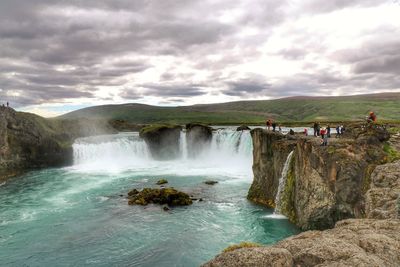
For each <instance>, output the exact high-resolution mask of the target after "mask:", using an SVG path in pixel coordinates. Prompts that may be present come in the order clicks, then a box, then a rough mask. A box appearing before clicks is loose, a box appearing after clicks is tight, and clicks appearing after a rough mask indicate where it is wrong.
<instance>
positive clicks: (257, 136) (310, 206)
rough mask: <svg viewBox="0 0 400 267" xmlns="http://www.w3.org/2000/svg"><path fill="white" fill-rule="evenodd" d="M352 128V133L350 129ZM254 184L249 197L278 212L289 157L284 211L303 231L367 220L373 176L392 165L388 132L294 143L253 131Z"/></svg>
mask: <svg viewBox="0 0 400 267" xmlns="http://www.w3.org/2000/svg"><path fill="white" fill-rule="evenodd" d="M348 129H349V128H348ZM251 134H252V138H253V147H254V150H253V155H254V158H253V159H254V160H253V172H254V181H253V184H252V186H251V188H250V190H249V194H248V198H249V199H250V200H252V201H255V202H258V203H261V204H264V205H267V206H269V207H274V205H275V196H276V193H277V189H278V183H279V178H280V176H281V173H282V169H283V165H284V162H285V161H286V159H287V156H288V154H289V153H290V152H291V151H294V154H293V157H292V160H291V161H290V163H289V164H290V166H289V171H288V175H287V180H286V185H285V188H284V190H283V194H282V196H281V203H280V204H281V211H282V213H283V214H284V215H286V216H288V218H289V219H290V220H291V221H292V222H293V223H295V224H297V225H298V226H299V227H301V228H302V229H305V230H307V229H326V228H331V227H333V226H334V224H335V222H337V221H339V220H342V219H346V218H363V217H365V216H366V205H365V194H366V192H367V191H368V190H369V189H370V184H371V173H372V171H373V170H374V169H375V167H376V166H377V165H380V164H383V163H386V162H387V161H388V158H387V156H388V155H387V153H386V152H385V151H384V149H383V146H384V144H385V142H386V141H387V140H388V138H389V135H388V134H387V132H386V131H385V130H384V129H381V128H377V129H359V130H358V129H357V130H352V131H351V130H349V132H348V134H347V136H346V138H341V139H330V141H329V145H328V146H327V147H324V146H320V142H321V140H320V138H314V137H303V136H295V138H293V137H291V138H290V140H289V139H288V138H287V137H286V136H284V135H282V134H280V133H274V132H268V131H265V130H262V129H255V130H252V131H251Z"/></svg>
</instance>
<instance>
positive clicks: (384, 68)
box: [354, 55, 400, 74]
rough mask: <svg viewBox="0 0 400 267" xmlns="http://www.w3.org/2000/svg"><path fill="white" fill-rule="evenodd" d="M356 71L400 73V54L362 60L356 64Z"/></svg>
mask: <svg viewBox="0 0 400 267" xmlns="http://www.w3.org/2000/svg"><path fill="white" fill-rule="evenodd" d="M354 72H355V73H397V74H400V55H399V56H395V57H379V58H373V59H368V60H364V61H361V62H359V63H357V64H356V65H355V67H354Z"/></svg>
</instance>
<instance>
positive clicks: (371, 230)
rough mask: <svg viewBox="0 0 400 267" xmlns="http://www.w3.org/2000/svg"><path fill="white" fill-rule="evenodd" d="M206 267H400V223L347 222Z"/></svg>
mask: <svg viewBox="0 0 400 267" xmlns="http://www.w3.org/2000/svg"><path fill="white" fill-rule="evenodd" d="M203 266H207V267H211V266H213V267H218V266H225V267H231V266H288V267H292V266H302V267H307V266H365V267H367V266H368V267H369V266H393V267H395V266H400V221H399V220H368V219H349V220H344V221H340V222H338V223H337V224H336V227H335V228H334V229H330V230H325V231H308V232H304V233H301V234H299V235H296V236H293V237H290V238H287V239H285V240H282V241H281V242H279V243H277V244H276V245H274V246H270V247H257V248H243V249H237V250H234V251H231V252H227V253H222V254H220V255H218V256H216V257H215V258H214V259H213V260H211V261H210V262H208V263H206V264H204V265H203Z"/></svg>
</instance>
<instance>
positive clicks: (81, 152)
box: [73, 133, 151, 169]
mask: <svg viewBox="0 0 400 267" xmlns="http://www.w3.org/2000/svg"><path fill="white" fill-rule="evenodd" d="M73 153H74V154H73V157H74V165H75V166H81V167H85V168H87V167H89V168H94V169H96V168H99V169H103V168H107V169H110V168H111V169H115V168H119V167H123V168H126V167H129V166H135V165H138V164H143V163H145V161H148V160H149V159H151V156H150V153H149V150H148V148H147V145H146V143H145V142H144V141H143V140H142V139H140V138H139V135H138V134H137V133H123V134H116V135H104V136H96V137H86V138H79V139H77V140H76V141H75V143H74V144H73Z"/></svg>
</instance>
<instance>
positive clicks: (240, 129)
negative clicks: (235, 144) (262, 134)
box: [236, 125, 251, 132]
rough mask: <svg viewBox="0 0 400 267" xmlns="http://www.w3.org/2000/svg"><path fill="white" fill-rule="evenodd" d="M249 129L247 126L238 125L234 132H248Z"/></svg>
mask: <svg viewBox="0 0 400 267" xmlns="http://www.w3.org/2000/svg"><path fill="white" fill-rule="evenodd" d="M250 130H251V129H250V128H249V126H247V125H240V126H239V127H237V128H236V131H238V132H239V131H250Z"/></svg>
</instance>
